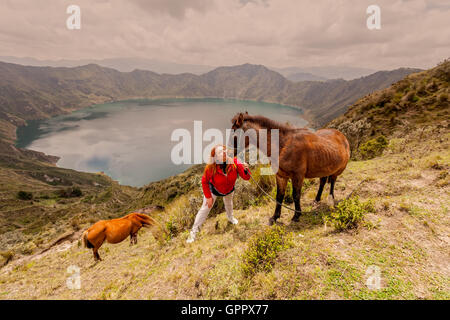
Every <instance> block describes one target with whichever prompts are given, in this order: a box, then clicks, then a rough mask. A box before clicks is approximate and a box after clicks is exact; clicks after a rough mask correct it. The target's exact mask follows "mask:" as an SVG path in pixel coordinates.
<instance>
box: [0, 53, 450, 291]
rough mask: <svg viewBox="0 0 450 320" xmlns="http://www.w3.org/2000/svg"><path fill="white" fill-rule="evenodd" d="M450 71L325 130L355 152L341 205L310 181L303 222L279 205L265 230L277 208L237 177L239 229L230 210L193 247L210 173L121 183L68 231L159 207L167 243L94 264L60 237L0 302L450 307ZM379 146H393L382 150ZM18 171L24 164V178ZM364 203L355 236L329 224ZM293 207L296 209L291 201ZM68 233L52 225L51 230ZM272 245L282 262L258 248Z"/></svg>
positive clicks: (107, 252)
mask: <svg viewBox="0 0 450 320" xmlns="http://www.w3.org/2000/svg"><path fill="white" fill-rule="evenodd" d="M449 65H450V62H449V61H445V62H444V63H442V64H440V65H439V66H437V67H436V68H433V69H431V70H427V71H424V72H421V73H417V74H413V75H410V76H407V77H406V78H405V79H404V80H402V81H400V82H398V83H396V84H394V85H392V86H391V87H389V88H387V89H385V90H381V91H377V92H374V93H372V94H370V95H368V96H366V97H364V98H362V99H360V100H359V101H357V102H356V103H355V104H354V105H353V106H352V107H350V108H349V110H348V112H346V113H345V114H344V115H342V116H340V117H339V118H337V119H336V120H334V121H332V122H331V123H329V124H328V125H327V126H329V127H336V128H340V129H341V130H343V131H344V132H345V133H346V134H347V135H348V137H349V139H350V142H351V145H352V154H353V156H354V157H353V160H352V161H350V163H349V164H348V167H347V169H346V170H345V172H344V173H343V175H342V176H340V177H339V178H338V180H337V183H336V197H337V200H339V201H340V203H338V204H337V207H333V206H332V205H331V203H327V201H325V200H323V202H322V203H321V204H319V205H317V204H314V202H313V199H314V197H315V194H316V192H317V188H318V183H317V181H316V180H317V179H315V180H307V181H306V182H305V185H304V188H303V194H302V208H303V210H304V214H303V215H302V217H301V218H300V222H298V223H292V222H291V221H290V218H291V216H292V213H291V212H287V210H286V209H283V210H282V216H281V219H280V223H279V224H278V225H277V226H275V227H268V226H267V219H268V217H269V216H270V215H271V214H272V213H273V210H274V204H273V202H272V201H270V200H269V199H267V198H266V197H265V196H264V195H263V194H261V192H260V191H259V190H258V189H257V188H256V187H255V186H254V185H253V184H252V183H251V182H244V181H242V180H240V181H239V183H238V185H237V188H236V191H237V192H236V197H235V201H234V204H235V208H236V211H235V216H236V218H237V219H238V220H239V224H238V225H237V226H232V225H229V224H228V223H227V220H226V217H225V214H224V213H223V212H222V213H220V212H221V211H223V207H222V206H223V204H222V202H221V201H220V202H219V203H218V204H219V205H218V206H217V207H216V208H215V209H214V210H213V212H212V213H211V215H210V216H209V218H208V220H207V222H206V224H205V226H204V228H203V229H202V232H201V233H200V235H199V237H198V240H197V241H196V242H194V243H193V244H191V245H187V244H186V243H185V240H186V238H187V236H188V230H189V228H190V227H191V225H192V222H193V219H194V216H195V213H196V210H197V209H198V206H199V205H200V202H201V198H200V196H201V191H200V187H199V181H200V180H199V179H200V173H201V169H202V167H201V166H197V167H193V168H192V169H190V170H188V171H187V172H185V173H183V174H181V175H179V176H176V177H172V178H168V179H165V180H163V181H160V182H155V183H152V184H150V185H148V186H146V187H144V188H141V189H140V190H135V189H132V188H130V189H129V191H128V193H127V194H124V191H123V190H122V189H121V188H119V187H114V186H115V185H114V183H112V184H111V191H107V194H104V193H97V194H95V193H92V194H89V193H88V192H89V191H87V192H86V193H87V194H86V195H85V196H82V197H80V198H79V199H78V198H76V199H78V200H73V199H72V200H71V201H74V203H76V204H77V206H78V207H77V209H76V210H79V212H80V220H79V221H78V222H77V223H75V224H74V225H72V226H70V225H68V224H67V225H64V226H62V227H61V228H65V230H66V232H68V233H69V234H70V232H73V231H75V229H77V230H78V229H79V230H83V228H86V227H87V226H89V221H87V220H83V219H92V220H95V219H96V218H97V216H96V213H97V211H98V210H99V209H101V208H102V209H103V210H104V211H103V212H104V213H103V214H105V215H106V214H107V212H108V210H111V212H113V214H114V215H117V214H119V212H120V210H122V212H123V213H126V212H129V211H130V210H133V209H136V208H140V207H143V206H147V205H163V206H164V210H162V211H157V212H155V213H154V217H156V218H157V219H158V220H159V221H160V222H161V223H162V224H163V225H164V228H165V230H166V232H167V238H166V240H165V241H162V242H157V241H156V240H155V239H154V237H153V236H152V234H151V232H149V231H148V230H142V231H141V232H140V234H139V237H138V244H137V246H131V247H130V246H129V243H128V241H124V242H123V243H121V244H119V245H109V244H106V245H104V246H103V247H102V248H101V249H100V255H101V256H102V258H103V259H104V261H102V262H100V263H94V261H93V259H92V253H91V252H90V251H88V250H87V249H84V248H80V247H79V242H77V241H73V239H72V241H73V242H70V241H66V242H64V239H62V240H61V241H60V242H61V243H60V244H58V243H57V244H56V245H55V246H54V247H53V248H51V249H50V250H48V251H46V252H44V253H42V254H39V252H40V250H35V251H34V252H33V253H34V255H28V256H24V257H20V256H19V257H17V258H16V259H13V260H12V261H10V262H9V263H8V264H7V265H6V266H5V267H3V268H2V269H1V270H0V297H1V298H3V299H18V298H21V299H209V298H216V299H446V300H448V299H450V295H449V292H450V265H449V261H450V259H449V255H450V251H449V249H448V248H449V237H448V235H449V234H450V220H449V215H448V210H449V206H450V202H449V199H450V197H449V191H450V189H449V188H450V187H449V184H450V175H449V174H448V171H449V168H450V148H449V147H450V143H449V138H450V132H449V127H448V118H449V117H448V110H449V108H448V107H449V105H448V94H449V82H450V67H449ZM213 76H214V77H216V76H215V75H214V74H213V75H212V77H213ZM214 77H213V78H214ZM391 119H393V120H391ZM381 136H383V137H384V139H381V140H379V138H380V137H381ZM384 142H386V143H384ZM369 151H371V152H369ZM19 169H20V168H15V170H17V173H19V172H20V170H19ZM56 169H57V168H55V170H56ZM253 171H254V174H255V179H256V180H257V181H258V182H259V183H260V184H261V185H262V186H263V187H264V188H265V189H266V190H267V191H269V192H274V185H275V184H274V177H267V176H259V175H258V172H259V171H258V170H257V168H254V170H253ZM89 177H91V175H90V176H89ZM99 177H102V176H99ZM2 179H6V178H2ZM99 179H100V178H99ZM2 181H3V180H2ZM14 183H17V181H14ZM79 183H82V181H80V182H79ZM86 183H87V182H86ZM98 183H101V182H100V181H99V182H98ZM104 183H106V182H104ZM44 184H45V183H43V184H42V185H44ZM45 185H46V188H48V184H45ZM328 188H329V186H328V185H327V187H326V189H325V192H324V196H323V198H324V199H326V196H327V192H328ZM165 190H167V192H163V191H165ZM83 191H84V190H83ZM105 192H106V191H105ZM2 194H3V195H6V194H8V192H7V191H6V190H3V193H2ZM119 194H122V195H123V197H124V198H120V197H118V195H119ZM8 196H9V195H8ZM355 197H358V199H359V200H355V201H360V202H361V203H366V204H367V206H365V207H364V208H365V209H364V212H363V220H362V221H361V222H360V223H359V224H358V225H357V226H356V227H355V228H353V229H348V230H344V231H340V230H339V229H338V228H337V227H336V225H335V224H334V223H333V221H334V220H333V216H334V214H335V213H336V210H337V208H342V205H341V204H344V205H345V204H346V203H348V201H350V200H351V199H355ZM347 198H349V199H350V200H345V199H347ZM119 199H120V200H119ZM17 201H18V200H17ZM291 201H292V199H290V198H289V197H288V198H287V199H286V202H287V203H288V204H289V203H290V202H291ZM55 203H56V206H57V207H59V208H60V209H62V211H64V210H65V209H68V208H69V207H70V206H71V204H70V203H61V204H60V203H58V201H53V202H52V203H50V204H49V206H50V205H53V204H55ZM356 203H358V202H356ZM16 205H17V203H12V204H11V206H12V207H13V206H16ZM40 205H43V204H42V202H41V204H40ZM84 205H85V206H88V207H89V208H90V210H89V211H86V209H85V207H82V206H84ZM290 205H291V206H292V204H290ZM369 208H370V209H369ZM347 210H350V212H353V211H352V210H355V211H356V210H357V208H355V207H351V206H350V207H349V209H347ZM219 213H220V214H219ZM113 214H112V213H111V215H113ZM14 216H15V215H10V217H14ZM98 218H100V216H98ZM58 226H59V223H58V224H57V223H56V220H55V223H54V228H57V227H58ZM61 231H62V230H61ZM33 237H34V239H42V238H43V237H45V232H41V231H37V233H36V234H34V235H33V236H30V239H29V240H28V241H29V242H32V243H33V244H34V245H36V244H35V243H34V242H35V241H34V240H33ZM68 240H71V239H70V237H69V239H68ZM2 243H3V241H2ZM48 243H50V244H51V241H49V242H48ZM48 243H46V246H44V247H48ZM33 244H31V243H30V246H31V247H32V245H33ZM257 244H260V245H257ZM274 244H276V245H274ZM267 247H268V248H272V249H273V250H276V251H274V252H275V253H276V254H275V255H272V254H268V253H265V252H264V251H261V250H262V249H261V248H267ZM269 253H270V252H269ZM6 256H7V253H3V257H6ZM4 259H6V258H4ZM249 262H255V263H256V265H255V266H254V267H252V266H253V265H252V264H250V269H249ZM71 265H76V266H78V267H79V268H80V272H81V289H80V290H69V289H68V288H67V287H66V285H65V283H66V279H67V277H68V276H69V274H68V273H67V268H68V267H69V266H71ZM261 266H263V267H261ZM264 266H266V267H264ZM369 267H377V268H379V270H380V277H381V282H380V285H381V288H380V289H377V290H370V289H369V288H368V287H367V285H366V281H367V279H368V277H369V276H370V273H368V272H369V270H370V268H369Z"/></svg>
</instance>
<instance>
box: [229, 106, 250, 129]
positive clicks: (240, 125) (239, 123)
mask: <svg viewBox="0 0 450 320" xmlns="http://www.w3.org/2000/svg"><path fill="white" fill-rule="evenodd" d="M245 115H248V112H247V111H245V114H244V113H242V112H239V113H236V115H235V116H234V117H233V119H231V123H232V124H233V125H232V126H231V129H233V130H237V129H242V130H244V131H245V130H246V128H245V123H244V122H245V121H244V120H245V119H244V116H245Z"/></svg>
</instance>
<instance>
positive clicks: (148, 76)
mask: <svg viewBox="0 0 450 320" xmlns="http://www.w3.org/2000/svg"><path fill="white" fill-rule="evenodd" d="M416 71H418V70H417V69H398V70H393V71H381V72H378V73H375V74H373V75H370V76H368V77H363V78H360V79H356V80H352V81H345V80H336V81H327V82H321V81H302V82H292V81H289V80H287V79H286V78H284V77H283V76H282V75H280V74H279V73H277V72H275V71H271V70H269V69H267V68H266V67H264V66H262V65H251V64H244V65H240V66H231V67H219V68H216V69H214V70H212V71H210V72H207V73H204V74H202V75H194V74H189V73H184V74H178V75H169V74H157V73H155V72H151V71H143V70H134V71H132V72H119V71H117V70H114V69H110V68H105V67H100V66H98V65H95V64H89V65H85V66H81V67H74V68H62V67H59V68H52V67H31V66H21V65H16V64H10V63H4V62H0V75H1V76H0V124H1V131H0V138H2V139H3V140H6V141H8V142H12V141H14V140H15V128H16V127H17V126H21V125H24V124H25V121H26V120H30V119H42V118H46V117H50V116H55V115H58V114H63V113H67V112H70V111H73V110H75V109H80V108H83V107H86V106H90V105H92V104H97V103H104V102H108V101H113V100H114V101H116V100H125V99H135V98H162V97H171V98H173V97H175V98H202V97H216V98H235V99H244V100H258V101H266V102H275V103H282V104H288V105H292V106H297V107H300V108H303V109H304V110H305V111H306V116H307V117H308V118H309V120H311V121H312V122H313V123H315V122H317V123H324V122H327V121H328V120H330V119H331V118H330V117H333V116H334V115H336V114H337V115H340V114H342V112H344V111H345V110H346V107H347V106H348V105H349V104H351V103H352V102H354V101H356V100H357V99H358V98H360V97H362V96H363V95H364V94H366V93H369V92H371V91H373V90H377V89H380V88H384V87H387V86H389V85H390V84H391V83H393V82H395V81H398V80H400V79H401V78H403V77H404V76H405V75H407V74H409V73H411V72H416ZM329 110H332V111H331V113H330V112H329Z"/></svg>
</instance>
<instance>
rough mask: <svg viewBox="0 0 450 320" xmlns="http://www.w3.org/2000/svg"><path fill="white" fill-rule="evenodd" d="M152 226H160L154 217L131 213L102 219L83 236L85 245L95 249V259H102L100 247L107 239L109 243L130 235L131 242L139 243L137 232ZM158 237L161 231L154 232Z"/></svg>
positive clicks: (120, 240)
mask: <svg viewBox="0 0 450 320" xmlns="http://www.w3.org/2000/svg"><path fill="white" fill-rule="evenodd" d="M151 226H158V227H160V228H161V226H160V225H159V223H158V222H156V220H154V219H153V218H152V217H149V216H148V215H145V214H142V213H136V212H133V213H130V214H129V215H126V216H125V217H122V218H119V219H112V220H100V221H98V222H96V223H95V224H94V225H92V226H91V227H90V228H89V229H87V230H86V231H85V232H84V233H83V235H82V236H81V238H82V239H83V243H84V246H85V247H86V248H89V249H93V250H92V251H93V253H94V259H95V260H96V261H97V260H99V261H101V260H102V259H101V258H100V255H99V254H98V249H99V248H100V247H101V245H102V244H103V242H104V241H105V240H106V241H108V242H109V243H119V242H122V241H123V240H125V238H126V237H128V236H130V244H131V245H133V244H137V233H138V231H139V230H140V229H141V228H142V227H146V228H150V227H151ZM153 235H154V236H155V237H156V238H160V237H161V234H160V233H156V232H155V233H153Z"/></svg>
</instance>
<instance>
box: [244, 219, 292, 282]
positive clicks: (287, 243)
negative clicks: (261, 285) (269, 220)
mask: <svg viewBox="0 0 450 320" xmlns="http://www.w3.org/2000/svg"><path fill="white" fill-rule="evenodd" d="M292 245H293V238H292V233H286V231H285V230H284V228H282V227H280V226H276V225H275V226H272V227H270V228H267V229H266V230H264V231H262V232H260V233H258V234H256V235H255V236H253V237H252V238H251V239H250V242H249V245H248V248H247V250H246V251H245V253H244V255H243V257H242V265H241V267H242V271H243V273H244V275H246V276H250V277H251V276H253V275H254V274H255V273H257V272H259V271H265V272H269V271H271V270H272V268H273V266H274V263H275V259H276V257H277V256H278V253H279V252H280V251H281V250H284V249H287V248H290V247H291V246H292Z"/></svg>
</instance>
